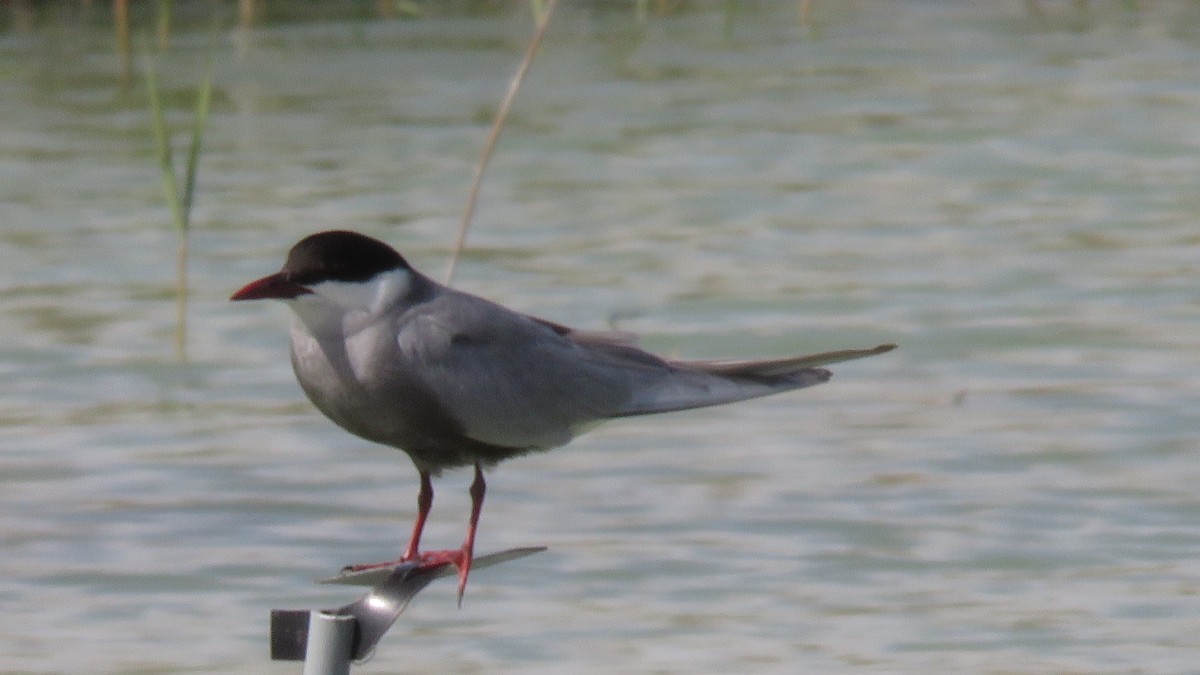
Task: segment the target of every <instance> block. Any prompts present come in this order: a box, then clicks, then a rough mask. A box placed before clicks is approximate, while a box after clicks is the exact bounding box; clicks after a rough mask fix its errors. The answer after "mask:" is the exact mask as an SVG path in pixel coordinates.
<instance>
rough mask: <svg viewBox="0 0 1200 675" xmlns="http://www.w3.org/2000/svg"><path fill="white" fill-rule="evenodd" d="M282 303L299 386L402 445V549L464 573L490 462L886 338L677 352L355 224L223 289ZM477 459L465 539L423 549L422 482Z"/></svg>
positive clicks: (719, 395)
mask: <svg viewBox="0 0 1200 675" xmlns="http://www.w3.org/2000/svg"><path fill="white" fill-rule="evenodd" d="M262 299H272V300H280V301H283V302H284V303H286V304H287V305H288V306H289V307H290V309H291V310H292V314H293V317H292V323H291V331H290V332H291V335H290V343H291V350H290V351H291V362H292V368H293V370H294V372H295V375H296V379H297V380H298V382H299V384H300V387H301V389H303V391H304V393H305V395H306V396H307V397H308V399H309V400H310V401H311V402H312V403H313V405H315V406H316V408H317V409H318V410H320V411H321V412H322V413H324V414H325V416H326V417H328V418H329V419H330V420H332V421H333V422H334V423H336V424H337V425H338V426H340V427H342V428H343V429H345V430H346V431H349V432H350V433H352V434H354V435H356V436H359V437H361V438H364V439H366V440H368V441H373V442H375V443H379V444H382V445H386V446H391V447H394V448H398V449H400V450H402V451H404V452H405V453H407V454H408V455H409V457H410V458H411V459H412V462H413V464H414V465H415V467H416V470H417V474H418V476H419V479H420V489H419V492H418V495H417V515H416V520H415V521H414V523H413V528H412V534H411V536H410V537H409V541H408V545H407V547H406V548H405V549H404V552H403V553H402V554H401V556H400V558H399V560H397V561H396V562H393V563H379V564H377V565H357V566H352V567H351V568H348V569H365V568H371V567H382V566H385V565H394V564H397V563H403V562H409V561H413V562H416V563H418V564H420V565H422V566H427V567H434V566H442V565H447V564H453V565H454V566H455V567H456V568H457V570H458V603H459V606H460V607H461V605H462V597H463V592H464V590H465V588H466V584H467V579H468V576H469V575H470V570H471V561H472V559H473V556H474V548H475V534H476V530H477V527H478V523H479V516H480V512H481V510H482V506H483V500H484V495H485V493H486V489H487V484H486V482H485V479H484V473H483V472H484V469H485V468H490V467H491V466H493V465H495V464H496V463H498V462H500V461H502V460H507V459H510V458H513V457H517V456H520V455H524V454H527V453H532V452H541V451H545V450H550V449H552V448H557V447H560V446H563V445H565V444H567V443H568V442H569V441H571V440H572V439H573V438H574V437H575V436H576V435H578V434H580V433H582V432H583V431H585V430H587V429H588V428H590V427H592V426H594V425H596V424H597V423H600V422H604V421H607V420H612V419H617V418H622V417H633V416H638V415H649V414H654V413H664V412H671V411H677V410H686V409H691V408H702V407H706V406H714V405H720V404H725V403H732V402H734V401H741V400H744V399H752V398H757V397H761V396H767V395H771V394H777V393H780V392H785V391H790V390H793V389H802V388H805V387H810V386H813V385H818V384H821V383H823V382H826V381H828V380H829V379H830V377H832V373H830V372H829V371H828V370H826V369H824V368H822V367H821V366H825V365H829V364H832V363H838V362H841V361H849V360H851V359H858V358H864V357H868V356H875V355H877V354H883V353H885V352H888V351H891V350H892V349H895V347H896V345H894V344H881V345H879V346H877V347H874V348H870V349H845V350H840V351H831V352H824V353H819V354H811V355H805V356H792V357H786V358H775V359H760V360H740V359H730V360H677V359H672V358H666V357H662V356H656V355H654V354H652V353H650V352H648V351H644V350H643V349H641V348H640V347H638V346H637V341H636V336H633V335H632V334H630V333H627V332H623V331H605V330H577V329H574V328H570V327H568V326H565V325H562V324H559V323H556V322H553V321H549V320H546V319H541V318H537V317H534V316H532V315H529V314H525V313H522V312H519V311H515V310H512V309H509V308H507V307H504V306H502V305H500V304H497V303H495V302H492V301H490V300H487V299H485V298H482V297H479V296H477V295H472V294H469V293H466V292H463V291H460V290H456V289H454V288H451V287H449V286H446V285H443V284H441V283H438V282H437V281H435V280H433V279H431V278H430V277H428V276H426V275H424V274H422V273H420V272H419V271H417V270H416V269H415V268H413V267H412V266H411V265H410V264H409V263H408V261H407V260H406V259H405V258H404V257H403V256H401V255H400V253H398V252H397V251H396V250H395V249H394V248H392V247H391V246H389V245H388V244H387V243H385V242H383V241H380V240H378V239H375V238H373V237H370V236H367V235H364V234H361V233H358V232H353V231H349V230H330V231H324V232H318V233H315V234H312V235H309V236H307V237H305V238H303V239H302V240H300V241H299V242H298V243H297V244H295V245H294V246H293V247H292V248H291V250H290V251H289V252H288V254H287V258H286V260H285V262H284V264H283V266H282V267H281V268H280V269H279V271H278V272H275V273H273V274H269V275H267V276H264V277H262V278H260V279H257V280H255V281H251V282H250V283H248V284H246V285H245V286H243V287H242V288H240V289H239V290H238V291H236V292H235V293H234V294H233V295H232V296H231V298H230V300H232V301H247V300H262ZM459 467H473V469H474V479H473V481H472V483H471V486H470V488H469V493H470V496H471V512H470V520H469V522H468V525H467V533H466V537H465V538H464V541H463V544H462V546H461V548H459V549H451V550H441V551H425V552H422V551H421V548H420V545H421V534H422V531H423V530H424V527H425V521H426V519H427V517H428V516H429V512H430V510H431V509H432V506H433V483H432V479H433V478H434V477H436V476H439V475H440V474H441V473H442V472H443V471H444V470H446V469H453V468H459Z"/></svg>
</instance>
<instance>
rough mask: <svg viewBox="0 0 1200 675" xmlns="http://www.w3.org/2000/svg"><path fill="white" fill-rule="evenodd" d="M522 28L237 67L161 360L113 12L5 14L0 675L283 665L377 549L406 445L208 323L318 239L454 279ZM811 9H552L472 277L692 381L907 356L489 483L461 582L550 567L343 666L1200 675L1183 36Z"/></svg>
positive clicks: (430, 605) (924, 13) (264, 328)
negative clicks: (789, 357)
mask: <svg viewBox="0 0 1200 675" xmlns="http://www.w3.org/2000/svg"><path fill="white" fill-rule="evenodd" d="M567 4H568V5H569V4H570V3H567ZM201 5H202V6H203V7H207V6H208V5H207V3H201ZM515 5H516V6H515V7H514V8H513V10H512V11H500V10H495V9H493V10H490V11H489V12H484V13H482V14H479V15H476V14H472V13H470V12H460V13H445V14H441V13H438V12H436V11H430V12H429V14H428V15H427V16H425V17H423V18H417V19H409V20H399V19H380V18H372V17H359V18H355V19H353V20H347V21H344V22H331V21H328V20H321V21H315V20H314V21H299V20H297V21H276V22H271V21H266V22H264V23H263V24H262V25H261V26H260V27H259V28H256V29H253V30H251V31H247V32H232V31H231V32H229V33H222V34H220V36H219V42H220V45H221V46H220V49H219V52H220V53H219V55H218V57H217V59H216V62H215V83H216V94H215V99H214V113H213V117H212V119H211V124H210V128H209V130H208V137H207V138H208V142H207V144H206V149H205V153H204V156H203V159H202V162H201V178H200V188H199V193H198V197H197V203H196V213H195V219H196V223H197V225H196V229H195V231H194V238H193V242H192V253H193V257H192V261H191V262H192V265H191V283H192V298H191V306H190V316H189V319H190V331H189V336H188V358H187V361H186V362H181V361H179V360H177V359H176V357H175V355H174V353H173V347H172V334H173V330H174V308H173V273H174V272H173V269H174V246H175V242H174V235H173V233H172V232H171V231H170V229H169V228H168V227H167V226H166V225H165V223H166V222H167V220H168V214H167V212H166V210H165V209H164V208H163V207H162V206H161V200H160V196H159V185H158V175H157V169H156V167H155V164H154V160H153V141H152V138H151V136H150V132H149V128H148V126H147V125H148V119H147V117H148V115H147V113H146V109H145V102H144V96H143V93H142V88H141V85H140V82H139V81H138V80H137V79H136V78H134V79H133V80H127V79H126V78H124V77H123V76H122V75H121V72H120V71H121V64H120V59H119V58H118V57H117V56H116V55H115V53H114V51H113V48H112V44H111V37H110V35H109V29H108V24H107V22H106V20H105V17H103V16H100V15H99V13H100V10H94V11H95V12H97V15H95V16H86V15H83V16H81V15H77V14H72V13H71V12H69V11H60V12H58V13H54V12H47V15H43V14H36V15H35V16H34V17H33V18H32V20H31V21H30V22H29V23H24V22H16V21H12V22H10V23H8V24H6V26H7V28H6V30H5V32H4V34H3V36H0V270H2V271H3V272H2V273H3V275H4V277H3V279H4V283H3V287H2V288H0V322H2V325H3V326H4V329H3V331H2V332H0V336H2V337H0V340H2V341H0V368H2V369H3V372H4V383H5V385H4V388H3V392H2V393H0V439H2V444H3V445H2V450H0V546H2V547H3V555H0V607H2V608H3V610H4V613H3V614H0V669H2V670H3V671H6V672H83V671H87V672H131V671H137V672H197V671H203V672H246V673H251V672H253V673H262V672H279V673H284V672H296V671H297V670H298V668H297V666H296V665H295V664H290V665H289V664H270V663H269V662H268V661H267V653H266V622H267V615H268V611H269V610H270V609H271V608H277V607H319V606H332V605H337V604H342V603H344V602H347V601H349V600H350V599H351V598H352V597H353V592H351V591H347V590H346V589H336V588H328V587H319V586H315V585H313V584H312V580H313V579H314V578H317V577H321V576H325V575H327V574H329V573H331V572H332V571H334V570H336V569H338V568H339V567H341V566H342V565H343V564H346V563H351V562H364V561H370V560H377V559H385V558H388V557H389V556H393V555H395V554H396V553H397V552H398V551H399V549H400V547H401V546H402V544H403V540H404V538H405V537H406V535H407V529H408V526H409V520H410V518H411V515H412V511H413V508H414V503H413V502H414V499H415V494H416V488H417V485H416V479H415V472H414V471H413V470H412V468H411V466H410V465H409V464H408V461H407V459H406V458H404V456H403V455H401V454H399V453H397V452H396V451H394V450H389V449H383V448H376V447H371V446H369V445H368V444H366V443H364V442H361V441H358V440H356V439H353V438H350V437H348V436H346V435H345V434H344V433H342V432H340V431H339V430H337V429H336V428H334V427H333V426H332V425H331V424H330V423H328V422H326V421H325V420H324V419H323V418H321V417H320V415H319V414H317V413H316V412H315V411H313V410H312V409H311V408H310V407H309V405H308V404H307V403H306V402H305V401H304V400H303V397H302V395H301V393H300V392H299V390H298V388H297V387H296V385H295V383H294V381H293V378H292V375H291V373H290V370H289V367H288V364H287V358H286V356H285V348H286V347H285V344H286V337H285V332H286V329H285V326H286V322H287V316H286V311H285V310H284V309H283V308H282V307H278V306H270V305H249V306H236V305H230V304H229V303H228V302H227V301H226V299H227V297H228V295H229V293H230V292H232V291H233V290H234V289H235V288H236V287H237V286H238V285H239V284H240V283H241V282H244V281H247V280H249V279H252V278H254V277H256V276H259V275H262V274H264V273H266V272H269V271H272V270H273V269H275V268H276V267H277V266H278V265H279V263H280V261H281V260H282V256H283V254H284V252H285V251H286V249H287V247H288V246H290V245H291V243H293V242H294V241H295V240H296V239H298V238H300V237H301V236H303V235H304V234H307V233H309V232H312V231H315V230H318V229H323V228H328V227H333V226H337V227H351V228H355V229H360V230H363V231H366V232H369V233H371V234H374V235H377V236H380V237H384V238H386V239H388V240H389V241H392V242H393V243H395V244H396V245H397V246H398V247H399V248H401V249H402V250H403V251H404V252H405V254H406V255H407V256H408V257H409V259H410V260H411V261H412V262H413V263H414V264H416V265H417V266H419V267H421V268H423V269H425V270H427V271H429V272H430V273H432V274H434V275H435V276H440V275H441V274H442V271H443V270H444V269H445V265H446V263H447V259H448V256H447V253H448V249H449V246H450V243H451V241H452V239H453V230H454V228H455V226H456V224H457V220H458V217H459V214H460V212H461V208H462V202H463V198H464V195H465V192H466V188H467V184H468V182H469V180H470V176H471V172H472V170H473V165H474V162H475V159H476V156H477V153H478V151H479V148H480V147H481V146H482V142H483V138H484V136H485V133H486V123H487V121H488V120H489V119H490V115H491V111H492V110H493V109H494V107H495V105H496V102H497V101H498V100H499V99H500V97H501V95H502V93H503V90H504V88H505V86H506V83H507V78H508V76H509V75H510V73H511V72H512V71H513V70H514V68H515V64H516V62H517V60H518V58H519V55H520V53H521V51H522V49H523V46H524V40H525V37H526V35H527V32H528V29H529V19H528V16H527V15H526V14H525V13H524V4H523V3H515ZM735 5H736V6H738V9H737V11H736V12H734V13H733V14H729V13H727V12H726V8H727V7H729V6H735ZM72 6H73V5H72ZM493 6H494V5H493ZM184 7H185V8H187V7H188V5H186V4H185V5H184ZM9 10H10V8H9V6H5V8H4V11H6V12H7V11H9ZM147 11H149V10H147ZM191 11H192V13H193V14H195V16H190V15H189V14H188V12H187V11H186V10H185V11H184V12H183V16H184V18H185V19H187V18H189V16H190V20H191V21H194V22H195V24H196V25H195V27H192V28H181V29H180V30H179V32H178V33H177V34H176V35H175V37H174V44H173V47H172V48H171V50H170V52H169V53H168V54H166V55H165V56H162V57H161V58H160V71H161V73H160V80H162V81H163V83H164V85H165V86H166V87H167V88H168V99H169V102H170V104H171V105H172V110H173V111H175V114H174V115H173V116H172V121H173V123H174V124H175V125H176V126H177V127H178V128H180V129H183V128H184V127H185V126H186V124H187V106H188V101H189V100H190V87H191V86H192V85H193V84H194V83H195V82H197V81H198V80H199V78H200V76H201V73H202V71H203V64H204V62H205V60H206V58H207V56H206V54H207V53H208V49H209V45H210V44H211V38H210V35H211V33H210V32H209V30H208V28H207V26H208V19H207V18H206V17H204V16H203V15H204V14H205V12H203V11H201V10H198V9H195V8H192V10H191ZM812 12H813V13H812V16H811V19H810V22H809V23H807V24H804V23H801V22H800V21H799V19H798V12H797V3H794V2H779V3H759V4H754V5H753V6H751V7H743V6H740V3H734V4H732V5H729V4H722V3H713V4H712V6H707V5H704V4H700V5H699V6H696V7H692V8H687V9H676V10H675V11H674V12H672V13H671V14H670V15H668V16H653V15H652V16H649V17H647V18H645V20H644V21H639V19H638V16H637V13H636V12H635V11H634V9H633V8H632V7H628V6H625V5H624V4H616V3H614V4H613V5H608V4H605V3H593V4H590V5H587V6H586V7H579V6H567V7H564V8H563V9H562V11H561V13H560V14H559V15H558V16H557V17H556V19H555V24H554V27H553V29H552V31H551V33H550V35H549V37H548V41H547V43H546V45H545V47H544V50H543V52H542V54H541V57H540V60H539V61H538V62H537V63H536V64H535V67H534V69H533V72H532V77H531V80H530V81H529V82H528V84H527V88H526V89H525V90H524V91H523V92H522V94H521V97H520V99H519V101H518V105H517V108H516V110H515V112H514V117H513V120H512V123H511V125H510V127H509V128H508V130H507V132H506V135H505V137H504V139H503V141H502V143H501V146H500V148H499V152H498V154H497V156H496V158H495V160H494V161H493V164H492V167H491V170H490V173H489V175H488V180H487V183H486V187H485V189H484V193H483V197H482V202H481V206H480V213H479V216H478V218H477V221H476V229H475V230H474V231H473V233H472V235H471V238H470V245H471V249H470V251H469V253H468V256H467V257H466V259H465V260H464V262H463V264H462V265H461V266H460V270H459V273H458V277H457V279H456V283H457V284H458V285H459V286H460V287H462V288H465V289H468V290H471V291H475V292H480V293H483V294H486V295H488V296H490V297H492V298H495V299H497V300H500V301H502V302H504V303H506V304H509V305H511V306H514V307H517V308H520V309H522V310H525V311H529V312H532V313H536V314H539V315H542V316H545V317H547V318H551V319H554V320H556V321H560V322H564V323H570V324H575V325H580V326H584V327H602V326H604V325H606V324H608V323H609V322H612V321H615V322H617V323H619V325H621V326H622V327H623V328H627V329H630V330H635V331H638V332H640V333H642V334H644V336H645V337H644V342H645V344H646V345H647V346H649V347H651V348H653V349H655V350H658V351H661V352H666V353H669V354H676V355H686V356H696V357H704V356H724V355H763V356H781V355H785V354H790V353H793V352H801V351H817V350H824V349H833V348H841V347H851V346H856V347H866V346H871V345H874V344H877V343H879V342H887V341H895V342H898V343H900V344H901V345H902V348H901V350H900V351H898V352H895V353H893V354H889V355H887V356H883V357H878V358H875V359H871V360H869V361H862V362H856V363H851V364H846V365H843V366H840V367H838V368H836V372H837V377H836V378H835V379H834V381H833V382H831V383H830V384H828V385H825V386H822V387H820V388H818V389H814V390H810V391H806V392H799V393H795V394H790V395H785V396H781V397H776V398H773V399H767V400H762V401H758V402H753V403H747V404H742V405H739V406H733V407H727V408H719V409H714V410H708V411H699V412H691V413H682V414H677V415H673V416H662V417H658V418H653V419H642V420H628V421H623V422H620V423H614V424H611V425H608V426H605V427H602V428H600V429H598V430H596V431H595V432H592V433H591V434H589V435H587V436H585V437H583V438H581V439H579V440H578V441H576V442H575V443H574V444H572V445H571V446H570V447H569V448H567V449H563V450H559V451H556V452H553V453H549V454H546V455H541V456H536V457H529V458H525V459H521V460H518V461H514V462H512V463H509V464H506V465H504V466H502V467H501V468H500V469H498V470H497V471H495V472H494V473H493V474H492V476H491V479H490V491H489V496H488V503H487V506H486V508H485V511H484V517H483V522H482V526H481V527H482V530H481V534H480V540H479V547H480V549H481V550H482V551H489V550H494V549H499V548H506V547H510V546H521V545H533V544H545V545H548V546H549V547H550V550H549V551H548V552H547V553H543V554H540V555H538V556H535V557H532V558H529V559H526V560H523V561H520V562H516V563H511V564H509V565H506V566H502V567H498V568H495V569H489V570H484V571H480V572H478V573H477V574H476V575H474V576H473V577H472V585H471V587H470V588H469V589H468V594H467V598H466V604H465V607H464V609H463V610H461V611H459V610H457V609H456V608H455V604H454V599H453V588H452V586H453V585H452V584H449V583H441V584H438V585H436V586H435V587H433V588H431V589H430V590H428V591H426V592H425V594H423V595H422V596H421V597H420V598H418V599H417V601H416V602H415V603H414V604H413V605H412V607H410V609H409V612H408V614H406V615H405V617H403V618H402V619H401V621H400V623H399V624H398V625H397V627H396V628H395V629H394V630H393V632H392V633H391V634H390V635H389V636H388V638H387V639H386V640H385V641H384V643H383V644H382V646H381V647H380V648H379V650H378V653H377V655H376V656H375V658H374V659H373V660H372V661H371V662H370V663H368V664H366V665H364V666H361V667H359V668H358V669H357V670H360V671H362V672H381V673H382V672H400V671H403V672H547V673H549V672H564V671H567V670H570V671H571V672H596V673H601V672H798V671H799V672H831V671H833V672H837V671H851V672H913V673H917V672H922V673H923V672H1030V673H1032V672H1183V671H1188V670H1193V669H1195V667H1196V666H1195V664H1196V662H1197V654H1198V651H1197V648H1200V638H1197V631H1196V627H1197V623H1196V616H1197V595H1198V594H1200V562H1197V550H1198V549H1200V490H1198V488H1197V485H1200V463H1198V462H1197V461H1196V451H1197V440H1196V439H1197V436H1198V432H1200V423H1198V417H1197V413H1196V410H1197V407H1198V405H1197V404H1198V403H1200V393H1198V392H1200V374H1198V373H1200V368H1198V366H1200V352H1198V351H1197V344H1200V323H1198V322H1197V313H1198V312H1197V310H1198V308H1200V292H1198V291H1197V286H1196V279H1197V278H1198V274H1197V272H1198V270H1200V228H1198V227H1197V219H1198V218H1197V217H1198V216H1200V198H1198V197H1197V191H1196V181H1197V178H1196V177H1197V176H1198V175H1200V152H1198V150H1200V147H1198V146H1200V7H1197V5H1196V4H1195V3H1185V2H1178V3H1176V2H1161V3H1136V4H1134V3H1119V2H1104V1H1101V0H1098V1H1096V2H1093V3H1090V4H1086V5H1084V4H1080V3H1065V2H1063V3H1059V2H1049V1H1047V2H1042V3H1020V2H1015V1H1013V2H984V1H979V2H958V3H941V2H906V3H879V2H836V3H835V2H821V1H820V0H818V1H817V2H814V3H813V10H812ZM141 18H142V19H143V20H146V21H147V22H148V17H141ZM135 65H136V64H135ZM182 137H183V134H182V133H181V134H180V138H181V139H182ZM468 482H469V475H468V474H464V473H462V472H459V473H452V474H449V475H448V476H446V477H445V478H443V479H442V480H441V481H439V483H438V485H437V486H438V490H439V491H438V499H437V503H436V506H435V510H434V516H433V522H432V523H431V525H430V528H429V531H428V533H427V537H428V539H427V541H428V542H429V543H430V544H432V545H446V546H452V545H454V544H456V543H457V542H458V541H459V540H460V538H461V534H462V529H463V525H464V521H465V518H466V512H467V498H466V486H467V483H468Z"/></svg>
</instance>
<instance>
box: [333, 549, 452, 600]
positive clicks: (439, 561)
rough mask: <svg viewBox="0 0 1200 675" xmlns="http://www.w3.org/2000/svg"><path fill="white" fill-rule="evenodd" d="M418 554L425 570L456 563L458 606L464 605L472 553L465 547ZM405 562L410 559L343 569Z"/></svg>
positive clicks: (366, 568) (365, 568) (376, 567)
mask: <svg viewBox="0 0 1200 675" xmlns="http://www.w3.org/2000/svg"><path fill="white" fill-rule="evenodd" d="M418 555H419V557H420V565H421V569H424V570H433V569H437V568H439V567H444V566H446V565H454V566H455V567H457V568H458V606H459V607H462V598H463V592H464V591H466V589H467V577H468V576H470V574H471V560H472V555H471V554H470V553H468V552H467V551H466V550H464V549H449V550H440V551H425V552H423V553H420V554H418ZM405 562H408V561H407V560H404V559H403V558H401V559H399V560H392V561H390V562H381V563H366V564H362V565H347V566H346V567H344V568H342V569H343V570H344V571H347V572H364V571H366V570H377V569H383V568H385V567H395V566H396V565H399V564H401V563H405Z"/></svg>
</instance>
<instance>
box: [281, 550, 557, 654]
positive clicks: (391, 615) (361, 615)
mask: <svg viewBox="0 0 1200 675" xmlns="http://www.w3.org/2000/svg"><path fill="white" fill-rule="evenodd" d="M545 550H546V547H545V546H531V547H527V548H514V549H509V550H507V551H500V552H499V553H492V554H490V555H485V556H481V557H478V558H475V561H474V563H473V565H472V567H473V568H474V569H482V568H485V567H491V566H492V565H498V564H500V563H502V562H508V561H510V560H516V559H517V558H524V557H525V556H528V555H533V554H534V553H539V552H541V551H545ZM454 573H455V572H454V569H453V566H452V565H449V564H441V565H435V566H422V565H420V564H418V563H416V562H405V563H397V564H396V565H393V566H388V567H381V568H373V569H369V570H363V571H359V572H354V571H345V570H343V571H342V572H341V573H340V574H338V575H337V576H335V577H332V578H329V579H322V580H321V582H320V583H323V584H345V585H350V586H374V588H372V589H371V592H370V593H367V594H366V595H364V596H363V597H361V598H359V599H358V600H356V601H355V602H352V603H350V604H348V605H344V606H342V607H339V608H337V609H328V610H317V611H312V610H304V609H273V610H271V660H273V661H304V662H305V665H304V673H305V675H344V674H345V673H349V672H350V663H351V662H352V661H357V660H360V659H363V658H366V656H367V655H368V654H370V653H371V650H373V649H374V648H375V645H376V644H377V643H378V642H379V639H380V638H382V637H383V635H384V633H387V631H388V629H389V628H391V627H392V624H393V623H395V622H396V619H397V618H398V617H399V616H400V613H401V612H403V611H404V608H405V607H407V606H408V603H409V601H411V600H412V599H413V598H414V597H416V595H417V593H420V592H421V591H422V590H424V589H425V587H426V586H428V585H429V584H430V583H432V582H433V580H434V579H438V578H440V577H446V576H451V575H453V574H454Z"/></svg>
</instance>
